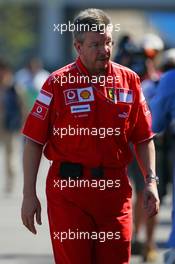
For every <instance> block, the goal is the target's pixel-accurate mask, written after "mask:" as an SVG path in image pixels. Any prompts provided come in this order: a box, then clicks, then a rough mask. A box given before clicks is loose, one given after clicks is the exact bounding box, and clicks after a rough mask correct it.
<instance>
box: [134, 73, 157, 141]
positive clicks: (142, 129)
mask: <svg viewBox="0 0 175 264" xmlns="http://www.w3.org/2000/svg"><path fill="white" fill-rule="evenodd" d="M132 85H134V87H133V89H134V90H135V94H136V96H135V101H134V107H133V109H134V111H133V116H134V118H133V119H132V120H133V121H132V122H133V124H132V126H133V128H132V133H131V136H130V141H131V142H132V143H133V144H138V143H141V142H144V141H146V140H148V139H150V138H152V137H153V136H154V133H153V132H152V128H151V126H152V117H151V112H150V110H149V107H148V105H147V102H146V100H145V97H144V95H143V92H142V88H141V86H140V79H139V77H136V78H135V81H134V83H133V84H132Z"/></svg>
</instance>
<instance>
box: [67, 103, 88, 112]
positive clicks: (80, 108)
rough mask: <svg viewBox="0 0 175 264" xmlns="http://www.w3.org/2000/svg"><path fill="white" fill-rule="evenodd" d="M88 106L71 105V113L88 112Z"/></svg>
mask: <svg viewBox="0 0 175 264" xmlns="http://www.w3.org/2000/svg"><path fill="white" fill-rule="evenodd" d="M90 111H91V109H90V105H89V104H84V105H72V106H71V113H72V114H74V113H84V112H90Z"/></svg>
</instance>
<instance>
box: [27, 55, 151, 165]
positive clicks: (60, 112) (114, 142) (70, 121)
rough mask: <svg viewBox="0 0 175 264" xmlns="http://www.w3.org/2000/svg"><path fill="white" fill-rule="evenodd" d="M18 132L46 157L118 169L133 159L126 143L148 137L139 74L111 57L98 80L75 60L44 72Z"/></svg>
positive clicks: (149, 121)
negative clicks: (37, 144) (24, 121)
mask: <svg viewBox="0 0 175 264" xmlns="http://www.w3.org/2000/svg"><path fill="white" fill-rule="evenodd" d="M23 134H24V135H25V136H26V137H28V138H30V139H31V140H33V141H35V142H38V143H39V144H42V145H45V147H44V154H45V156H46V157H47V158H48V159H49V160H58V161H70V162H79V163H82V164H84V165H87V166H91V167H94V166H98V165H102V166H105V167H123V166H125V165H127V164H128V163H129V162H130V160H131V157H132V154H131V151H130V148H129V143H130V142H131V143H133V144H137V143H140V142H142V141H145V140H147V139H149V138H151V137H153V133H152V131H151V114H150V111H149V110H148V107H147V104H146V102H145V99H144V97H143V94H142V92H141V88H140V82H139V77H138V76H137V75H136V74H135V73H134V72H133V71H131V70H129V69H128V68H126V67H123V66H121V65H119V64H116V63H114V62H111V61H110V62H109V67H108V71H107V74H106V75H105V76H103V78H102V77H100V78H99V79H98V80H97V76H90V75H89V73H88V71H87V70H86V68H85V67H84V65H83V64H82V62H81V60H80V58H78V59H77V60H76V61H75V62H74V63H72V64H69V65H67V66H65V67H63V68H61V69H59V70H57V71H55V72H53V73H52V74H51V75H50V76H49V78H48V79H47V81H46V82H45V84H44V85H43V87H42V89H41V91H40V94H39V96H38V98H37V100H36V102H35V104H34V106H33V109H32V110H31V112H30V114H29V116H28V118H27V120H26V123H25V125H24V128H23Z"/></svg>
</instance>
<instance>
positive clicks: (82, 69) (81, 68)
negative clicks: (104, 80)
mask: <svg viewBox="0 0 175 264" xmlns="http://www.w3.org/2000/svg"><path fill="white" fill-rule="evenodd" d="M75 63H76V66H77V68H78V71H79V72H80V73H82V74H85V75H89V76H90V73H89V72H88V70H87V69H86V67H85V66H84V64H83V63H82V61H81V59H80V57H78V58H77V59H76V62H75ZM111 73H112V62H111V61H109V63H108V69H107V73H106V75H107V76H108V75H111Z"/></svg>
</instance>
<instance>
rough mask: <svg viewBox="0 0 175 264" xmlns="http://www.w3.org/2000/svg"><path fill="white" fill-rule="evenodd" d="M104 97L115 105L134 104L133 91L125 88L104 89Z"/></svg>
mask: <svg viewBox="0 0 175 264" xmlns="http://www.w3.org/2000/svg"><path fill="white" fill-rule="evenodd" d="M106 96H107V98H109V99H110V100H113V102H114V103H115V104H117V103H126V104H132V103H133V102H134V98H133V91H132V90H129V89H126V88H108V87H107V88H106Z"/></svg>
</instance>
